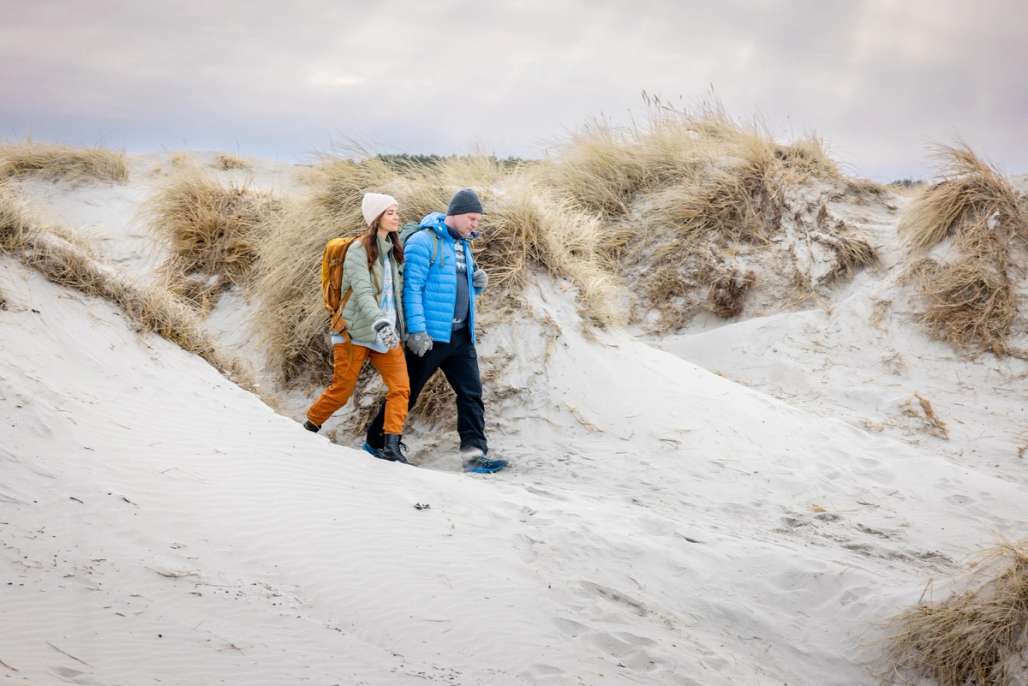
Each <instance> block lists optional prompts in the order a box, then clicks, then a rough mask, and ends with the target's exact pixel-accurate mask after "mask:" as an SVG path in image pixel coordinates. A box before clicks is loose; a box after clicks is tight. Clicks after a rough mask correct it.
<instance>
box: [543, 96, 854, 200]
mask: <svg viewBox="0 0 1028 686" xmlns="http://www.w3.org/2000/svg"><path fill="white" fill-rule="evenodd" d="M647 102H648V104H650V105H651V107H650V109H649V112H648V115H647V117H646V119H645V120H644V122H643V123H640V124H635V125H632V126H630V127H616V126H613V125H612V124H610V123H609V122H605V121H602V120H598V121H594V122H591V123H590V124H588V125H587V126H586V127H584V128H583V130H582V131H580V132H578V133H575V134H573V135H572V136H571V138H570V139H569V140H568V141H567V143H566V144H565V145H563V146H562V147H560V148H559V149H558V151H557V159H556V160H554V161H553V162H552V164H551V165H550V166H549V170H548V174H547V178H548V180H549V181H550V182H551V183H552V184H553V185H554V186H555V187H556V188H558V189H560V190H561V191H562V192H564V193H566V194H567V195H569V196H570V197H571V198H573V199H574V200H575V202H576V203H578V204H579V205H581V206H582V207H583V208H585V209H587V210H590V211H594V212H598V213H600V214H601V215H603V216H605V217H608V218H612V217H618V216H621V215H626V214H629V212H630V210H631V207H632V204H633V202H634V201H635V200H636V196H638V195H639V194H640V193H643V192H647V191H653V190H655V189H658V188H661V187H664V186H667V185H669V184H678V185H679V186H681V187H684V188H692V187H694V186H695V185H696V184H697V182H699V181H701V180H702V179H703V178H705V177H706V176H707V174H708V173H709V172H710V171H711V170H713V169H715V168H716V167H717V165H718V163H719V161H720V160H722V159H723V158H725V157H728V158H735V159H739V160H742V161H743V162H744V165H743V166H744V167H745V166H746V164H749V165H751V168H749V169H746V168H743V169H740V172H741V173H742V175H744V176H752V175H753V174H754V173H756V174H758V175H761V174H764V173H766V172H767V171H769V169H770V167H771V166H772V164H774V165H775V166H777V167H780V168H782V169H786V170H789V171H790V172H791V173H792V174H794V175H796V176H798V177H806V176H816V177H820V178H830V179H836V178H840V173H839V170H838V167H837V166H836V165H835V163H834V162H832V161H831V160H830V159H829V158H828V156H827V154H826V153H825V151H824V147H823V144H822V142H821V140H820V139H819V138H817V137H809V138H805V139H802V140H799V141H796V142H794V143H792V144H790V145H778V144H776V143H775V142H774V141H773V140H772V139H771V136H770V135H769V134H768V133H767V132H766V131H764V130H763V129H762V128H761V127H759V126H756V125H754V126H752V127H744V126H742V125H740V124H739V123H737V122H736V121H734V120H733V119H732V118H731V117H729V116H728V114H727V113H726V112H725V110H724V108H723V107H722V106H721V105H720V104H719V103H717V102H713V103H706V104H702V105H701V106H700V107H699V108H697V110H696V111H695V112H688V111H684V110H676V109H674V108H671V107H668V106H666V105H664V104H662V103H661V102H660V101H659V100H656V99H648V100H647ZM752 167H755V168H756V169H754V168H752ZM741 185H742V186H743V187H749V184H746V183H742V184H741Z"/></svg>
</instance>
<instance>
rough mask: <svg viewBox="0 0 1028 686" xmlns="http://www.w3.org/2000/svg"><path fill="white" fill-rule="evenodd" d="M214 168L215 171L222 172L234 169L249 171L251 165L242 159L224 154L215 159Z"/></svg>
mask: <svg viewBox="0 0 1028 686" xmlns="http://www.w3.org/2000/svg"><path fill="white" fill-rule="evenodd" d="M214 167H215V169H220V170H221V171H229V170H232V169H249V168H250V163H249V162H247V161H246V160H244V159H242V158H240V157H236V156H235V155H229V154H227V153H222V154H220V155H218V156H217V157H215V158H214Z"/></svg>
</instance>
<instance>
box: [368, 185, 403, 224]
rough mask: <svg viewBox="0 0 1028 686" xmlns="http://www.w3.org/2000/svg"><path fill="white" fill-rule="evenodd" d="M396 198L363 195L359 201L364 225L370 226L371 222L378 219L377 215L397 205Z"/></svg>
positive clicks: (380, 195) (382, 195)
mask: <svg viewBox="0 0 1028 686" xmlns="http://www.w3.org/2000/svg"><path fill="white" fill-rule="evenodd" d="M398 204H399V203H397V202H396V198H394V197H393V196H391V195H385V194H384V193H365V194H364V199H363V200H361V213H362V214H363V215H364V223H365V224H367V225H368V226H371V222H373V221H375V219H377V218H378V215H380V214H382V213H383V212H385V211H386V210H388V209H389V208H390V207H391V206H392V205H398Z"/></svg>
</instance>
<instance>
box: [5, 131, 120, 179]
mask: <svg viewBox="0 0 1028 686" xmlns="http://www.w3.org/2000/svg"><path fill="white" fill-rule="evenodd" d="M28 176H35V177H39V178H43V179H47V180H50V181H68V182H71V183H82V182H86V181H118V182H121V181H127V180H128V166H127V165H126V163H125V155H124V154H123V153H120V152H115V151H113V150H106V149H104V148H75V147H71V146H67V145H54V144H49V143H34V142H32V141H26V142H24V143H12V144H8V145H0V178H9V177H28Z"/></svg>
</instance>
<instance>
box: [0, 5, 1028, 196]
mask: <svg viewBox="0 0 1028 686" xmlns="http://www.w3.org/2000/svg"><path fill="white" fill-rule="evenodd" d="M1018 4H1019V3H1017V2H1014V1H1013V0H1011V1H1009V2H1008V1H1005V0H1003V1H998V2H988V3H985V2H983V3H978V4H974V5H972V4H971V3H964V2H957V1H956V0H945V1H939V2H931V3H929V2H925V1H923V0H917V1H905V2H891V1H889V0H874V1H867V2H815V1H814V0H797V1H795V2H788V3H787V2H778V1H773V0H763V1H761V2H752V1H743V0H736V1H734V2H720V3H707V2H681V1H676V0H634V1H632V2H625V1H614V0H594V1H593V2H586V1H584V0H564V1H557V0H546V1H542V0H525V1H523V2H516V3H515V2H508V3H502V2H500V3H471V2H462V1H458V0H451V1H445V2H431V1H428V0H421V1H408V0H393V1H388V0H387V1H385V2H376V3H369V2H338V1H335V2H332V1H329V0H307V1H306V2H298V3H294V4H292V5H290V6H286V4H284V3H281V2H271V1H270V0H252V1H251V2H247V3H212V2H209V1H207V0H204V1H203V2H201V1H199V0H187V1H185V2H177V3H152V4H151V3H144V2H122V1H118V0H94V1H93V2H89V3H85V2H73V1H71V0H68V1H66V2H57V1H49V2H48V1H45V0H40V1H38V2H33V3H26V2H22V1H21V0H0V12H2V16H3V17H4V23H3V24H2V25H0V92H3V93H4V94H5V97H4V98H3V100H2V101H0V135H2V136H5V137H16V136H22V135H25V134H27V133H32V134H33V135H35V136H36V137H38V138H53V139H60V140H65V141H69V142H75V143H103V144H107V145H115V146H124V147H128V148H129V149H155V148H162V147H181V146H189V147H198V148H230V149H237V150H239V151H241V152H251V153H254V154H266V155H274V156H278V157H282V158H286V159H298V158H301V157H302V156H303V155H304V154H306V153H309V152H311V151H313V150H316V149H325V148H326V147H327V146H328V145H329V144H330V142H331V141H332V140H338V139H342V138H346V139H353V140H358V141H361V142H363V143H364V144H365V145H367V146H369V147H372V148H374V149H380V150H383V151H389V152H396V151H409V152H466V151H469V150H472V149H481V150H485V151H489V152H495V153H497V154H501V155H507V154H516V155H525V156H537V155H540V154H542V152H543V150H544V149H545V146H546V145H547V144H548V143H550V142H552V141H554V140H555V139H557V138H559V137H560V136H561V135H563V134H565V133H566V132H567V131H568V130H571V129H573V128H575V127H577V126H580V125H581V123H582V122H583V121H585V120H586V119H588V118H590V117H593V116H597V115H605V116H607V117H609V118H612V119H614V120H621V121H628V119H629V118H630V117H632V116H639V115H640V114H641V109H642V103H641V100H640V97H639V93H640V92H641V91H642V90H643V89H645V90H647V91H649V92H651V93H656V94H659V95H661V96H662V97H665V98H668V99H671V100H673V101H675V102H682V103H683V104H688V103H691V102H693V101H695V100H696V99H697V98H699V97H700V96H702V95H703V94H704V93H706V92H707V90H708V88H709V86H710V85H711V84H713V85H714V87H715V89H716V92H717V94H718V95H719V96H720V97H721V98H722V99H723V100H724V102H725V104H726V105H727V107H728V108H729V110H730V111H731V112H732V113H733V114H735V115H736V116H737V117H739V118H740V119H749V118H751V117H753V116H759V117H760V118H761V119H763V120H764V121H766V122H767V123H768V125H769V126H770V127H771V128H772V129H773V130H774V131H775V132H776V133H778V134H779V135H781V136H784V137H789V136H796V135H801V134H804V133H807V132H817V133H818V134H820V135H822V136H823V137H824V138H825V139H826V141H827V143H828V144H829V146H830V148H831V149H832V151H833V152H834V153H835V154H836V156H838V157H839V158H841V159H842V160H843V161H844V162H846V163H848V164H849V165H850V170H851V171H852V172H853V173H858V174H865V175H871V176H875V177H877V178H891V177H897V176H909V175H918V176H922V175H925V174H927V173H929V172H930V169H929V167H928V164H927V161H926V156H925V145H926V144H927V143H929V142H931V141H934V140H939V141H953V140H954V139H955V137H956V136H962V137H963V138H964V139H965V140H967V141H968V142H969V143H970V144H971V145H972V146H974V147H975V148H976V149H977V150H979V151H980V152H981V153H982V154H983V155H985V156H986V157H989V158H990V159H993V160H994V161H996V162H997V163H999V164H1000V165H1001V166H1003V167H1005V168H1007V169H1008V170H1009V171H1018V172H1021V171H1028V150H1026V146H1025V145H1024V139H1025V134H1026V133H1028V131H1026V126H1025V122H1026V120H1028V95H1026V93H1028V89H1026V88H1024V86H1023V82H1024V78H1025V76H1024V75H1025V73H1026V71H1028V70H1026V66H1028V48H1026V46H1025V40H1024V35H1026V33H1028V31H1026V29H1028V26H1026V23H1025V20H1024V19H1022V18H1021V15H1022V14H1023V13H1022V12H1019V11H1018V10H1019V7H1018Z"/></svg>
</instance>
